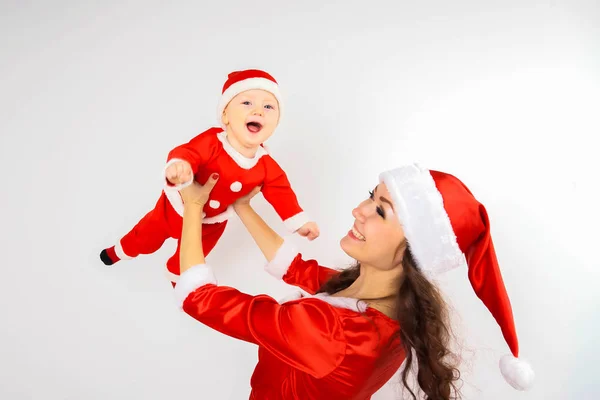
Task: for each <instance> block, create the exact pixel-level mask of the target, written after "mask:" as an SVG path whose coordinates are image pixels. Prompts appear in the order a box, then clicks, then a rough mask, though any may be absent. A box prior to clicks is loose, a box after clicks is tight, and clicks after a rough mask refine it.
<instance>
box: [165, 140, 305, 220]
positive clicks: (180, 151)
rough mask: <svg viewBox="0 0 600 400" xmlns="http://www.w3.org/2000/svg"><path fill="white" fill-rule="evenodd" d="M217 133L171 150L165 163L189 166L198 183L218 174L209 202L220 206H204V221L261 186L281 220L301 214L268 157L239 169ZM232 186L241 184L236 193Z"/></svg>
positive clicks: (284, 177) (279, 170) (283, 176)
mask: <svg viewBox="0 0 600 400" xmlns="http://www.w3.org/2000/svg"><path fill="white" fill-rule="evenodd" d="M220 132H223V129H221V128H211V129H208V130H206V131H205V132H203V133H201V134H199V135H198V136H196V137H195V138H193V139H192V140H190V141H189V142H188V143H184V144H182V145H180V146H177V147H176V148H174V149H173V150H171V152H169V155H168V159H167V161H169V160H171V159H173V158H179V159H182V160H185V161H187V162H189V163H190V165H191V166H192V170H193V171H194V173H195V180H196V181H197V182H200V183H203V182H206V181H207V180H208V177H209V176H210V175H211V174H212V173H214V172H218V173H219V181H218V182H217V184H216V185H215V187H214V188H213V189H212V191H211V193H210V199H211V200H217V201H218V202H219V203H220V206H219V207H218V208H216V209H214V208H212V207H210V205H209V203H207V204H206V206H205V207H204V212H205V213H206V217H207V218H209V217H212V216H215V215H218V214H220V213H222V212H224V211H225V210H226V209H227V207H228V206H230V205H231V204H233V203H234V202H235V200H237V199H238V198H240V197H243V196H245V195H246V194H248V193H250V192H251V191H252V190H253V189H254V188H255V187H256V186H259V185H262V193H263V196H264V197H265V200H267V201H268V202H269V204H271V206H273V208H274V210H275V212H276V213H277V214H278V215H279V217H280V218H281V219H282V220H284V221H285V220H286V219H288V218H290V217H293V216H294V215H296V214H299V213H300V212H302V211H303V210H302V208H301V207H300V204H299V203H298V199H297V196H296V194H295V193H294V191H293V190H292V188H291V185H290V182H289V180H288V178H287V175H286V174H285V172H284V171H283V169H282V168H281V167H280V166H279V164H278V163H277V162H276V161H275V160H274V159H273V158H272V157H271V156H270V155H268V154H267V155H264V156H262V157H261V158H260V159H259V160H258V162H257V163H256V165H255V166H253V167H251V168H249V169H246V168H242V167H241V166H240V165H238V164H237V163H236V161H235V160H233V159H232V158H231V157H230V156H229V154H227V152H226V151H225V149H224V148H223V144H222V143H221V141H220V140H219V138H218V137H217V134H219V133H220ZM234 182H240V183H241V184H242V189H241V190H240V191H239V192H234V191H232V189H231V185H232V184H233V183H234ZM298 228H299V227H298Z"/></svg>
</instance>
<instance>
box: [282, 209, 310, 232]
mask: <svg viewBox="0 0 600 400" xmlns="http://www.w3.org/2000/svg"><path fill="white" fill-rule="evenodd" d="M307 222H310V217H309V216H308V214H307V213H305V212H304V211H302V212H299V213H298V214H296V215H294V216H293V217H290V218H288V219H286V220H285V221H283V224H284V225H285V227H286V229H287V230H288V231H290V232H292V233H293V232H296V231H297V230H298V229H300V227H302V225H304V224H306V223H307Z"/></svg>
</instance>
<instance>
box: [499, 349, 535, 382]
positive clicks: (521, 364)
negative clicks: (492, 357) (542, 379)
mask: <svg viewBox="0 0 600 400" xmlns="http://www.w3.org/2000/svg"><path fill="white" fill-rule="evenodd" d="M500 371H501V372H502V376H504V379H505V380H506V382H508V383H509V384H510V385H511V386H512V387H514V388H515V389H517V390H527V389H529V388H530V387H531V385H532V384H533V380H534V379H535V372H533V368H531V365H529V363H528V362H527V361H524V360H519V359H518V358H515V357H514V356H513V355H512V354H507V355H505V356H504V357H502V358H501V359H500Z"/></svg>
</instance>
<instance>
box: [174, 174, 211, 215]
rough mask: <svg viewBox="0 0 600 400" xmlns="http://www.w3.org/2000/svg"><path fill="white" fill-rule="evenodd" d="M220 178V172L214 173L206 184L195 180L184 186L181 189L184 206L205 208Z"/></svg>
mask: <svg viewBox="0 0 600 400" xmlns="http://www.w3.org/2000/svg"><path fill="white" fill-rule="evenodd" d="M218 180H219V174H212V175H211V176H210V178H208V181H207V182H206V183H205V184H204V185H200V184H199V183H198V182H196V181H194V182H192V184H191V185H189V186H186V187H184V188H183V189H181V190H180V191H179V193H181V197H182V198H183V205H184V207H185V206H187V205H193V206H198V207H200V208H203V207H204V205H205V204H206V203H207V202H208V198H209V196H210V192H211V190H212V189H213V188H214V187H215V185H216V184H217V181H218Z"/></svg>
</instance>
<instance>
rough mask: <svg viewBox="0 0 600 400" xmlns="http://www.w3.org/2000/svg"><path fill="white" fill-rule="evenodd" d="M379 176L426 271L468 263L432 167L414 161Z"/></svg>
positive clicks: (433, 273) (409, 241) (436, 271)
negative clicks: (437, 186) (426, 167)
mask: <svg viewBox="0 0 600 400" xmlns="http://www.w3.org/2000/svg"><path fill="white" fill-rule="evenodd" d="M379 179H380V181H381V182H384V183H385V185H386V186H387V189H388V191H389V192H390V195H391V197H392V201H393V203H394V210H395V213H396V215H397V216H398V219H399V220H400V223H401V224H402V227H403V229H404V235H405V236H406V240H407V241H408V244H409V246H410V249H411V252H412V254H413V256H414V257H415V261H416V262H417V264H418V265H419V268H421V270H422V271H423V272H424V273H426V274H428V275H430V276H433V275H437V274H440V273H443V272H446V271H448V270H451V269H454V268H457V267H459V266H464V265H466V259H465V255H464V254H463V253H462V251H461V250H460V248H459V246H458V242H457V241H456V235H455V233H454V230H453V229H452V225H451V223H450V217H449V216H448V214H447V213H446V209H445V208H444V201H443V198H442V195H441V194H440V192H439V191H438V190H437V188H436V186H435V181H434V180H433V177H432V176H431V174H430V173H429V170H427V169H425V168H422V167H420V166H419V165H418V164H411V165H407V166H403V167H400V168H397V169H394V170H390V171H386V172H383V173H381V175H380V176H379Z"/></svg>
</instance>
